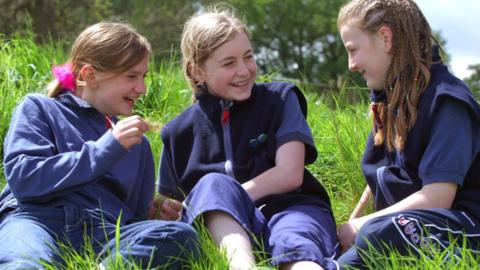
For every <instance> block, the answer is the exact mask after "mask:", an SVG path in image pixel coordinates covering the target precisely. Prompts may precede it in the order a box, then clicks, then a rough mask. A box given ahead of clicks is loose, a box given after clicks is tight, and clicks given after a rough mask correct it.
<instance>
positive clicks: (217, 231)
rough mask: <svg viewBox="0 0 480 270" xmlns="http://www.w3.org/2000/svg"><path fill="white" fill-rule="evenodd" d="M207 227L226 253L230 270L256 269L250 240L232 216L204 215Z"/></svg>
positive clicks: (219, 212) (214, 212)
mask: <svg viewBox="0 0 480 270" xmlns="http://www.w3.org/2000/svg"><path fill="white" fill-rule="evenodd" d="M204 218H205V225H206V226H207V229H208V230H209V231H210V234H211V235H212V238H213V240H214V241H215V243H217V245H218V246H219V247H220V248H221V249H223V250H225V251H226V253H227V258H228V260H229V262H230V264H229V265H230V270H248V269H252V268H254V267H255V257H254V256H253V251H252V244H251V243H250V238H249V237H248V235H247V232H246V231H245V230H244V229H243V227H242V226H241V225H240V224H238V222H237V221H236V220H235V219H233V218H232V216H230V215H228V214H226V213H224V212H221V211H212V212H208V213H206V214H205V215H204Z"/></svg>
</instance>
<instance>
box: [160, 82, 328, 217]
mask: <svg viewBox="0 0 480 270" xmlns="http://www.w3.org/2000/svg"><path fill="white" fill-rule="evenodd" d="M306 104H307V103H306V100H305V97H304V96H303V94H302V93H301V92H300V90H299V89H298V88H297V87H296V86H295V85H293V84H289V83H282V82H274V83H260V84H255V85H254V86H253V88H252V94H251V96H250V98H248V99H247V100H244V101H236V102H230V104H229V102H228V101H225V100H222V99H221V98H219V97H217V96H214V95H210V94H204V95H202V96H199V97H198V102H197V103H195V104H194V105H192V106H191V107H189V108H188V109H186V110H185V111H184V112H182V113H181V114H180V115H178V116H177V117H175V118H174V119H173V120H172V121H170V122H169V123H167V124H166V125H165V126H164V128H163V130H162V140H163V143H164V148H163V154H162V160H161V164H160V172H159V177H160V179H159V192H160V193H162V194H164V195H167V196H171V197H174V198H177V199H179V200H183V199H184V196H185V195H187V194H188V193H189V192H190V191H191V190H192V188H193V187H194V186H195V184H196V183H197V182H198V180H199V179H200V178H201V177H203V176H204V175H206V174H208V173H211V172H217V173H225V174H227V175H230V176H231V177H233V178H235V179H236V180H237V181H238V182H240V183H244V182H246V181H249V180H251V179H252V178H254V177H256V176H257V175H259V174H261V173H263V172H265V171H266V170H268V169H270V168H272V167H274V166H275V156H276V153H277V149H278V148H279V147H280V146H281V145H283V144H285V143H287V142H290V141H300V142H303V143H304V144H305V164H311V163H312V162H314V161H315V159H316V157H317V151H316V148H315V144H314V142H313V138H312V136H311V132H310V129H309V128H308V125H307V123H306V120H305V117H306V114H307V112H306V109H307V108H306ZM262 138H263V139H262ZM255 203H256V205H257V206H263V205H266V206H265V207H263V208H262V211H263V213H264V214H265V215H266V216H269V215H271V214H274V213H277V212H278V211H280V210H281V209H284V208H285V207H289V206H291V205H294V204H315V205H319V206H322V207H326V208H330V206H329V199H328V195H327V193H326V191H325V190H324V188H323V187H322V186H321V184H320V183H319V182H318V181H317V180H316V179H315V178H314V176H313V175H312V174H311V173H310V172H309V171H308V170H306V169H305V170H304V177H303V183H302V186H301V187H300V188H298V189H297V190H294V191H292V192H289V193H285V194H275V195H269V196H266V197H264V198H261V199H259V200H257V201H256V202H255Z"/></svg>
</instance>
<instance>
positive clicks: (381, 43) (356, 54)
mask: <svg viewBox="0 0 480 270" xmlns="http://www.w3.org/2000/svg"><path fill="white" fill-rule="evenodd" d="M340 36H341V37H342V41H343V44H344V46H345V48H346V49H347V52H348V68H349V70H350V71H353V72H359V73H360V74H362V76H363V78H364V79H365V80H366V81H367V86H368V87H369V88H371V89H374V90H383V89H384V87H385V78H386V76H387V72H388V68H389V66H390V63H391V61H392V55H391V54H390V50H391V41H392V40H391V31H390V29H389V28H388V27H387V26H382V27H381V28H380V29H379V30H378V31H377V32H375V33H373V34H370V33H368V32H367V31H364V30H362V29H360V28H359V27H358V26H357V24H356V23H351V22H347V23H345V24H344V25H343V26H341V27H340Z"/></svg>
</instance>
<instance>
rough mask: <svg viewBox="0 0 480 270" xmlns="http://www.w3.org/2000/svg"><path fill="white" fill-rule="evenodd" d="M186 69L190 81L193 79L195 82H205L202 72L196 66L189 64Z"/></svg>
mask: <svg viewBox="0 0 480 270" xmlns="http://www.w3.org/2000/svg"><path fill="white" fill-rule="evenodd" d="M187 69H188V74H189V75H190V77H191V79H193V80H194V81H195V82H204V81H205V75H204V71H203V69H202V68H201V67H199V66H198V65H197V64H193V63H189V64H188V66H187Z"/></svg>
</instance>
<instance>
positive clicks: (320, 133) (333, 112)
mask: <svg viewBox="0 0 480 270" xmlns="http://www.w3.org/2000/svg"><path fill="white" fill-rule="evenodd" d="M64 48H65V44H59V43H49V44H45V45H42V46H37V45H36V44H35V43H34V42H33V40H32V38H31V37H28V36H27V37H16V38H13V39H11V40H8V41H7V40H5V39H3V38H2V37H1V36H0V63H1V67H0V93H1V94H0V108H1V109H0V138H1V146H0V147H1V150H2V152H3V140H4V137H5V134H6V132H7V130H8V127H9V122H10V118H11V115H12V112H13V109H14V108H15V106H16V104H17V103H18V102H19V101H20V100H21V98H22V97H23V96H25V95H26V94H27V93H30V92H39V91H42V89H43V87H44V86H45V85H46V84H47V83H48V82H49V81H50V80H51V75H50V68H51V64H52V63H63V62H64V61H65V60H66V58H67V56H66V50H65V49H64ZM149 70H150V71H149V74H148V76H147V78H146V83H147V88H148V89H149V90H148V92H147V94H146V95H145V96H144V97H143V98H142V99H141V100H140V101H139V102H138V103H137V106H136V111H137V113H138V114H139V115H141V116H144V117H147V118H149V119H152V120H156V121H159V122H162V123H165V122H167V121H169V120H170V119H172V118H173V117H174V116H175V115H176V114H178V113H179V112H180V111H182V110H183V109H184V108H186V107H187V106H188V105H189V104H190V103H191V93H190V90H188V87H187V84H186V82H185V80H184V78H183V75H182V72H181V70H180V64H179V63H178V61H176V60H171V61H169V62H163V63H152V64H150V67H149ZM269 79H270V77H268V76H265V77H262V78H260V80H269ZM303 90H304V91H305V93H306V97H307V100H308V106H309V115H308V122H309V124H310V126H311V128H312V132H313V136H314V139H315V143H316V146H317V148H318V159H317V161H316V162H315V163H314V164H312V165H310V166H309V167H308V168H309V169H310V170H311V171H312V173H313V174H314V175H315V176H316V177H317V179H319V181H320V182H321V183H322V184H323V185H324V186H325V188H326V190H327V192H328V193H329V195H330V197H331V200H332V204H333V211H334V214H335V217H336V220H337V223H342V222H345V221H346V220H347V218H348V215H349V214H350V211H351V210H352V209H353V207H354V205H355V203H356V202H357V200H358V198H359V196H360V195H361V193H362V191H363V188H364V186H365V181H364V179H363V176H362V173H361V171H360V159H361V155H362V152H363V148H364V142H365V139H366V136H367V134H368V132H369V129H370V125H371V123H370V118H369V116H368V112H367V109H368V108H367V107H368V106H367V104H366V103H361V102H360V103H357V104H354V105H352V104H349V102H347V100H348V95H349V94H351V92H349V91H352V90H351V89H348V90H347V89H346V88H345V90H343V91H341V92H340V93H336V94H331V95H328V96H321V95H319V94H318V93H316V91H314V90H315V89H303ZM357 91H362V95H366V91H367V90H366V89H359V90H357ZM147 136H148V138H149V139H150V142H151V145H152V149H153V152H154V157H155V159H156V164H157V165H158V159H159V156H160V152H161V149H162V143H161V140H160V136H159V134H158V133H153V132H149V133H147ZM1 161H2V162H1V163H2V164H3V158H2V159H1ZM0 167H1V169H2V173H1V174H0V187H3V186H4V184H5V177H4V175H3V165H0ZM198 231H199V234H200V240H201V247H202V251H203V252H202V254H201V256H200V259H198V260H193V259H192V260H189V262H188V264H189V265H190V268H191V269H198V270H202V269H219V270H220V269H226V268H227V265H228V262H227V260H226V258H225V256H224V254H222V253H221V252H220V251H219V250H218V249H217V248H216V246H215V244H214V243H213V242H212V240H211V239H210V238H209V236H208V233H207V232H206V231H205V228H204V227H202V226H198ZM461 250H462V260H461V261H460V262H458V261H455V260H454V259H451V258H453V257H450V259H451V260H452V261H451V262H450V261H448V260H447V261H446V262H444V261H442V260H443V258H444V255H445V254H443V253H441V252H437V253H435V252H434V254H433V256H431V257H427V256H423V257H420V258H419V259H417V258H416V257H414V256H407V257H401V256H398V255H395V253H393V255H390V256H383V255H378V256H377V257H374V259H372V260H370V265H371V267H372V269H380V268H381V269H439V268H442V269H445V268H447V269H475V268H478V265H477V264H478V263H477V262H478V258H477V256H474V254H472V253H470V252H469V251H468V250H467V249H466V248H462V249H461ZM446 252H448V250H447V251H446ZM372 256H373V255H372ZM62 257H63V258H64V260H65V266H64V267H63V268H62V269H92V268H94V266H95V265H96V264H97V263H98V261H99V258H98V257H96V256H95V254H94V253H93V251H92V250H91V248H90V249H89V248H88V247H86V248H85V249H84V250H82V251H80V252H76V251H73V250H72V249H70V248H68V245H65V246H64V248H62ZM257 258H258V261H259V262H260V263H259V265H260V266H268V258H267V257H266V256H265V254H263V253H262V252H261V251H260V252H259V253H258V254H257ZM432 258H433V259H432ZM445 266H446V267H445ZM56 267H57V266H53V265H46V269H57V268H56ZM134 268H135V267H134ZM115 269H126V267H125V266H124V265H121V264H119V265H117V267H116V268H115ZM135 269H137V268H135ZM138 269H139V268H138Z"/></svg>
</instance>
